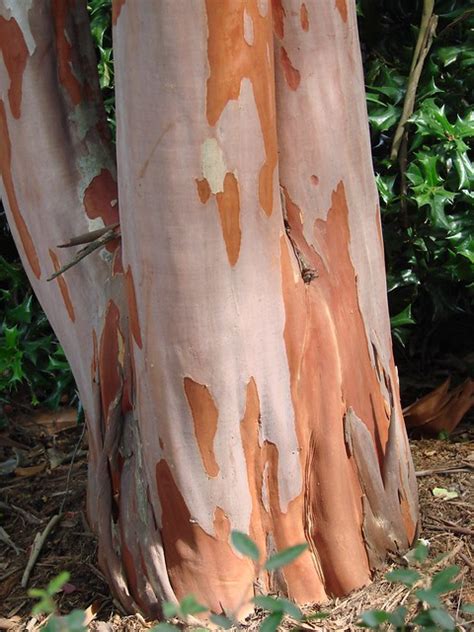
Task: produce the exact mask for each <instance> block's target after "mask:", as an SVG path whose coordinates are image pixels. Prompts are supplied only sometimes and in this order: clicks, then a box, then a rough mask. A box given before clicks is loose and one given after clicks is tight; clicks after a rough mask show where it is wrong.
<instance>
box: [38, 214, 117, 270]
mask: <svg viewBox="0 0 474 632" xmlns="http://www.w3.org/2000/svg"><path fill="white" fill-rule="evenodd" d="M118 227H119V224H111V225H109V226H104V228H100V229H99V230H94V231H92V232H90V233H85V234H83V235H79V236H77V237H72V238H71V239H70V240H69V241H68V242H67V243H65V244H60V245H58V248H71V247H72V246H79V245H81V244H87V245H86V246H85V247H84V248H81V249H80V250H78V251H77V253H76V255H75V257H74V258H73V259H71V261H69V262H68V263H66V264H65V265H63V266H62V268H60V269H59V270H57V271H56V272H55V273H54V274H52V275H51V276H50V277H48V279H46V280H47V281H52V280H53V279H56V278H57V277H59V276H61V275H62V274H64V272H66V270H69V269H70V268H72V267H74V266H75V265H77V264H78V263H79V261H82V259H85V258H86V257H87V256H88V255H90V254H91V253H92V252H94V251H95V250H98V249H99V248H102V246H105V244H107V243H108V242H109V241H113V240H114V239H117V238H118V237H119V236H120V235H119V234H117V228H118Z"/></svg>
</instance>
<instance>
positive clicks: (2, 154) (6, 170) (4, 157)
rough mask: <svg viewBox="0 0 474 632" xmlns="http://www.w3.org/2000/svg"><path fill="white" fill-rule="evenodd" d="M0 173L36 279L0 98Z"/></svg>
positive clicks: (33, 252)
mask: <svg viewBox="0 0 474 632" xmlns="http://www.w3.org/2000/svg"><path fill="white" fill-rule="evenodd" d="M0 174H1V175H2V179H3V186H4V187H5V193H6V195H7V199H8V204H9V206H10V211H11V213H12V216H13V221H14V222H15V226H16V229H17V231H18V235H19V237H20V241H21V245H22V246H23V250H24V251H25V255H26V258H27V260H28V263H29V264H30V267H31V270H32V272H33V274H34V275H35V277H36V278H37V279H39V278H40V277H41V268H40V264H39V259H38V255H37V253H36V248H35V245H34V243H33V239H32V238H31V234H30V231H29V230H28V226H27V225H26V223H25V220H24V219H23V216H22V214H21V212H20V208H19V206H18V200H17V198H16V193H15V187H14V185H13V177H12V172H11V143H10V136H9V134H8V124H7V114H6V111H5V104H4V102H3V101H2V99H0Z"/></svg>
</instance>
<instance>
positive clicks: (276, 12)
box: [272, 0, 286, 39]
mask: <svg viewBox="0 0 474 632" xmlns="http://www.w3.org/2000/svg"><path fill="white" fill-rule="evenodd" d="M272 12H273V30H274V31H275V33H276V35H278V37H279V38H280V39H283V38H284V36H285V18H286V11H285V9H284V7H283V4H282V0H272Z"/></svg>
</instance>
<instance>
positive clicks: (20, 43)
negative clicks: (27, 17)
mask: <svg viewBox="0 0 474 632" xmlns="http://www.w3.org/2000/svg"><path fill="white" fill-rule="evenodd" d="M0 51H1V52H2V55H3V63H4V64H5V67H6V69H7V72H8V76H9V77H10V88H9V90H8V101H9V103H10V109H11V113H12V114H13V116H14V117H15V118H16V119H18V118H20V114H21V85H22V81H23V72H24V70H25V66H26V60H27V59H28V49H27V47H26V43H25V38H24V37H23V33H22V32H21V29H20V27H19V26H18V24H17V23H16V21H15V20H14V19H13V18H10V20H5V18H3V17H2V16H0Z"/></svg>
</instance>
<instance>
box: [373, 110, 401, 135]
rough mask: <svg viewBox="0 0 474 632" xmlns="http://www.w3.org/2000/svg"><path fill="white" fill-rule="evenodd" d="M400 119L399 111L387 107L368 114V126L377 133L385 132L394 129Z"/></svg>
mask: <svg viewBox="0 0 474 632" xmlns="http://www.w3.org/2000/svg"><path fill="white" fill-rule="evenodd" d="M399 118H400V109H399V108H397V107H395V106H394V105H387V106H385V107H383V108H377V109H375V110H372V111H371V112H369V122H370V126H371V127H372V128H373V129H375V130H377V131H378V132H386V131H387V130H389V129H390V128H392V127H394V125H396V123H397V122H398V120H399Z"/></svg>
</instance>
